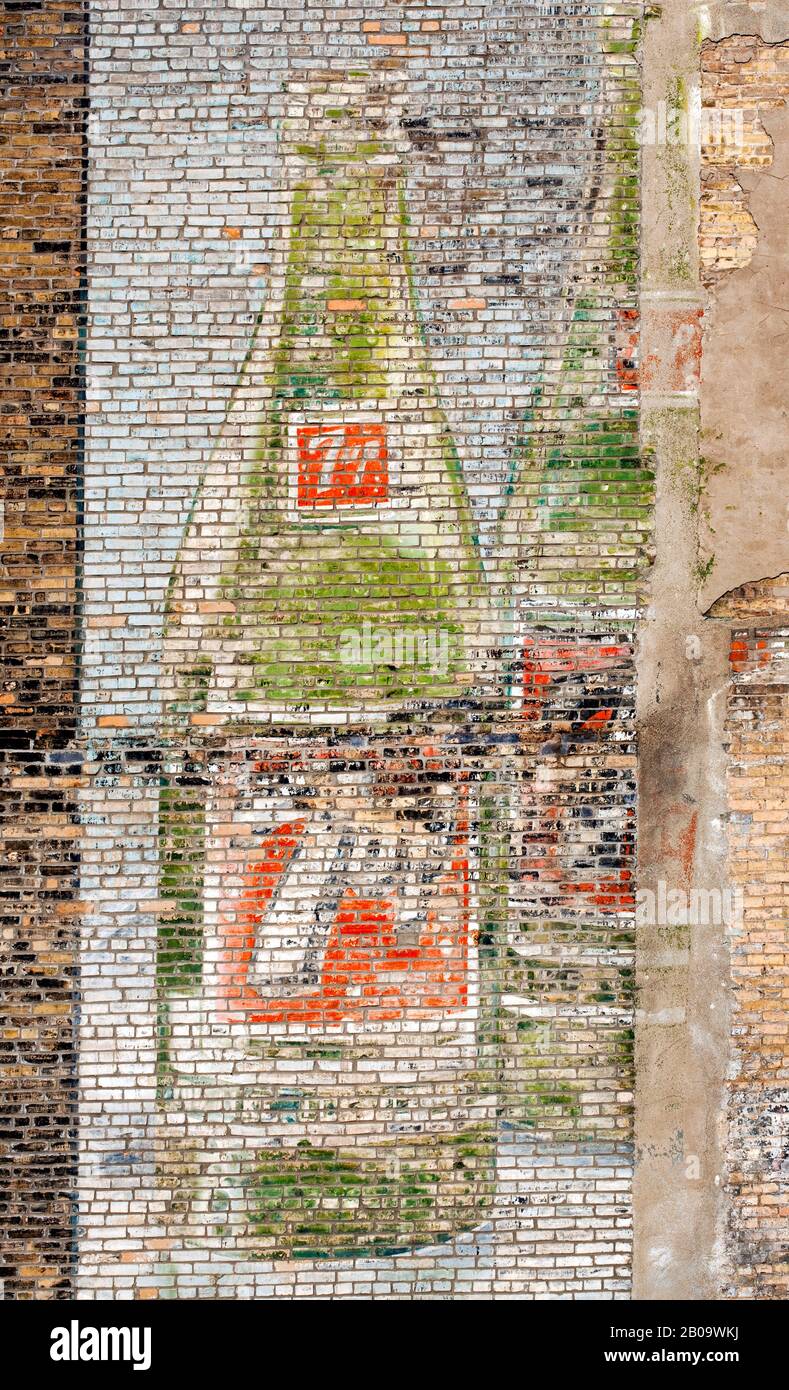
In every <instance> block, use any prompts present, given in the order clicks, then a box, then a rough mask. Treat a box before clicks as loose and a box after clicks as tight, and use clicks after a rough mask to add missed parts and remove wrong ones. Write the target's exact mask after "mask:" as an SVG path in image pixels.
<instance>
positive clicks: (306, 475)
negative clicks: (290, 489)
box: [296, 424, 389, 509]
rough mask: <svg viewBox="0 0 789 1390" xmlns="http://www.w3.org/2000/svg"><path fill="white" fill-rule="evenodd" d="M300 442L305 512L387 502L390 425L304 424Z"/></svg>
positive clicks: (298, 434) (299, 493) (299, 494)
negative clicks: (388, 429) (388, 436)
mask: <svg viewBox="0 0 789 1390" xmlns="http://www.w3.org/2000/svg"><path fill="white" fill-rule="evenodd" d="M296 441H297V449H298V489H297V502H298V505H299V507H300V508H305V509H311V508H317V507H358V506H365V507H367V506H370V505H377V504H379V503H381V502H385V501H386V500H387V499H388V497H389V457H388V451H387V446H386V426H385V425H382V424H353V425H299V426H297V430H296Z"/></svg>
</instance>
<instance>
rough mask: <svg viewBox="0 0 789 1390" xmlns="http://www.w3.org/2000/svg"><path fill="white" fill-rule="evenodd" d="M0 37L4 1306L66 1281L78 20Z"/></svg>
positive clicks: (53, 15) (80, 89) (14, 24)
mask: <svg viewBox="0 0 789 1390" xmlns="http://www.w3.org/2000/svg"><path fill="white" fill-rule="evenodd" d="M0 34H1V35H2V39H1V43H2V58H3V91H2V98H0V111H1V112H2V116H1V121H2V124H0V131H2V142H0V168H1V170H2V194H0V197H2V212H3V226H4V233H3V257H2V291H3V310H2V341H3V354H2V367H0V411H1V412H2V413H1V415H0V429H1V430H2V449H3V478H2V500H3V509H4V522H5V526H4V535H3V537H2V540H0V750H1V751H0V771H1V773H2V784H3V790H2V813H1V814H0V882H1V883H2V890H1V891H2V908H0V915H1V917H2V980H3V988H2V993H3V1005H2V1007H3V1020H2V1034H1V1035H0V1036H2V1047H3V1099H2V1126H1V1130H2V1135H1V1137H0V1172H1V1173H2V1176H0V1226H2V1229H3V1242H2V1257H0V1277H2V1278H3V1279H4V1281H5V1297H7V1298H8V1297H12V1298H21V1297H31V1296H34V1297H51V1296H56V1295H57V1294H59V1293H63V1292H66V1291H67V1289H68V1275H69V1269H70V1262H71V1247H72V1242H73V1219H72V1218H73V1199H74V1195H75V1157H76V1153H75V1141H74V1124H75V1112H76V1093H75V1086H74V1066H75V1057H74V1036H73V1000H74V983H75V973H76V961H75V956H76V918H75V913H76V910H77V904H76V901H75V898H76V887H77V864H78V858H77V856H78V835H79V828H78V825H77V817H76V800H75V798H76V794H77V788H78V785H79V774H80V759H79V756H78V754H77V753H76V749H75V742H74V740H75V733H76V721H77V710H76V690H77V646H76V625H75V611H76V603H77V589H76V582H77V562H78V551H77V515H78V468H79V461H80V451H81V442H82V435H81V421H82V394H81V385H82V383H81V376H80V371H79V361H78V355H77V353H78V343H79V333H80V326H81V322H82V317H81V316H82V312H83V292H82V276H83V273H84V256H83V248H82V213H83V187H84V185H83V174H84V168H83V154H84V151H83V139H84V128H83V127H84V115H85V85H84V76H85V75H84V63H85V25H84V18H83V16H82V15H81V13H80V11H79V9H78V8H75V7H74V6H69V5H64V4H59V3H54V2H52V3H36V4H29V5H24V6H22V5H10V4H9V5H6V6H4V7H3V9H2V15H1V17H0Z"/></svg>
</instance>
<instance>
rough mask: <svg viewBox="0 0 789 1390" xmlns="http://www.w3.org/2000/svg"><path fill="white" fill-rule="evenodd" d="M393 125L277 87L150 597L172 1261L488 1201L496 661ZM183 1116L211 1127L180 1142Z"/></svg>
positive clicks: (456, 1228)
mask: <svg viewBox="0 0 789 1390" xmlns="http://www.w3.org/2000/svg"><path fill="white" fill-rule="evenodd" d="M397 105H398V98H397V94H396V93H393V92H391V91H387V90H385V88H384V87H383V86H382V85H381V83H380V81H379V80H378V79H374V78H371V77H369V76H366V75H362V74H359V75H353V76H346V77H344V78H340V77H338V76H337V75H336V74H332V75H330V76H328V77H327V78H326V79H325V80H323V79H321V80H313V81H310V82H308V83H305V84H304V85H303V86H302V87H298V86H292V87H291V88H289V91H288V115H287V118H286V119H285V120H284V121H283V123H282V128H281V137H282V138H281V150H282V155H283V160H284V163H285V168H286V170H287V194H288V215H287V220H286V222H285V225H284V226H283V229H282V231H283V235H282V239H281V244H280V251H279V252H278V258H277V261H276V264H275V265H274V267H273V271H274V273H273V275H272V290H274V289H275V286H276V284H277V282H279V291H278V293H272V297H271V299H270V300H269V302H268V303H267V304H266V306H265V307H264V309H263V310H262V311H261V313H260V315H259V316H258V321H257V324H256V328H255V332H254V336H253V340H252V343H251V345H250V349H249V351H248V353H247V357H246V360H245V362H244V365H243V368H242V371H241V374H240V377H239V381H238V384H237V386H236V389H235V392H234V395H233V399H232V401H231V405H230V408H229V411H228V415H227V418H226V421H225V425H224V427H223V430H222V433H221V437H220V439H219V442H218V444H217V446H216V448H215V449H214V451H213V453H212V455H211V458H210V461H209V464H208V466H207V469H206V473H205V476H204V477H203V478H202V480H201V482H200V485H199V487H198V489H197V493H196V496H195V500H194V504H193V506H192V510H191V513H190V516H189V519H188V522H187V525H186V528H185V533H184V539H183V542H182V545H181V548H180V551H179V554H178V557H177V560H176V564H175V567H174V571H173V576H172V580H171V584H170V590H169V595H168V607H167V617H166V626H165V635H164V646H163V663H162V691H163V697H164V701H165V720H164V723H165V733H166V740H165V741H166V743H167V744H168V745H169V746H170V747H171V748H172V750H173V755H172V756H171V757H170V756H169V755H168V757H167V758H166V767H165V774H164V777H163V787H162V801H161V820H160V835H161V863H162V898H163V899H164V900H165V903H168V904H169V909H165V911H164V913H163V920H162V926H161V930H160V966H161V969H160V991H161V998H162V1059H163V1062H162V1079H163V1087H162V1094H163V1104H164V1107H165V1110H170V1111H172V1112H176V1111H180V1112H186V1121H185V1123H184V1122H183V1121H182V1119H180V1118H179V1119H177V1120H174V1123H175V1125H176V1126H177V1130H176V1131H174V1132H177V1133H178V1134H179V1141H178V1142H179V1145H180V1146H181V1147H183V1145H184V1143H186V1145H187V1148H189V1152H190V1155H191V1156H187V1157H186V1158H183V1155H182V1159H183V1161H182V1162H180V1170H183V1169H188V1170H189V1171H190V1173H191V1174H192V1177H191V1179H190V1183H191V1186H190V1189H189V1195H188V1196H186V1197H185V1196H184V1193H183V1192H182V1191H181V1192H180V1195H178V1194H176V1196H174V1197H173V1204H174V1207H177V1208H178V1210H181V1211H186V1212H187V1213H188V1214H189V1215H188V1219H187V1218H186V1217H184V1218H183V1220H184V1221H185V1223H186V1227H185V1229H188V1238H189V1240H190V1242H192V1243H194V1242H195V1240H200V1241H202V1242H204V1243H207V1244H209V1245H211V1244H212V1243H213V1242H217V1241H219V1242H220V1243H221V1242H222V1241H223V1240H224V1241H227V1240H228V1239H232V1240H234V1241H235V1242H238V1243H241V1244H245V1245H246V1246H247V1248H248V1249H249V1251H250V1253H252V1254H254V1255H256V1256H259V1257H266V1256H270V1257H272V1258H276V1257H287V1258H291V1257H293V1256H294V1255H296V1256H298V1255H301V1256H304V1257H318V1256H327V1255H339V1254H346V1255H351V1254H371V1253H373V1254H374V1253H379V1254H386V1253H389V1254H391V1253H394V1252H396V1251H400V1250H406V1249H410V1248H413V1247H414V1246H416V1245H426V1244H430V1243H432V1242H435V1241H445V1240H447V1239H449V1238H450V1237H451V1236H453V1235H455V1234H457V1233H459V1232H461V1231H463V1230H469V1229H472V1228H473V1227H474V1226H475V1225H477V1224H478V1223H479V1222H480V1221H481V1220H482V1219H484V1216H485V1213H486V1211H487V1208H488V1206H489V1204H490V1202H491V1200H492V1172H493V1163H494V1155H495V1143H494V1133H493V1125H492V1115H493V1106H494V1099H493V1095H492V1090H491V1087H490V1085H488V1084H487V1081H486V1078H485V1076H483V1075H481V1068H480V1046H479V1020H480V993H481V991H480V978H479V953H478V949H477V940H476V938H477V931H476V925H475V924H476V921H477V909H476V879H477V874H476V872H475V867H474V862H475V861H474V855H475V852H476V836H477V830H478V820H479V816H478V812H477V811H476V810H475V787H476V780H477V772H476V770H475V766H474V757H473V756H469V752H468V749H469V746H471V745H473V742H474V738H473V728H472V720H471V715H470V713H469V712H470V711H472V710H473V709H475V708H479V705H480V702H482V701H484V698H485V695H486V692H487V691H488V690H489V688H490V687H489V684H488V682H489V679H490V677H489V674H488V669H487V666H488V657H487V649H488V648H489V647H490V646H491V645H492V643H493V642H495V638H494V637H493V635H492V634H493V620H492V616H491V610H490V607H489V603H488V591H487V588H486V582H485V576H484V572H483V566H482V561H481V557H480V550H479V545H478V541H477V537H476V535H475V530H474V525H473V520H472V512H471V507H470V503H469V498H468V495H467V491H466V486H465V481H464V477H463V473H462V469H461V466H460V462H459V459H458V456H457V453H456V449H455V446H454V443H453V440H452V436H451V433H450V430H449V427H448V424H447V420H446V417H445V415H444V412H443V410H442V408H441V405H440V402H439V399H438V395H437V391H436V385H435V381H434V377H433V372H432V369H431V366H430V361H429V357H428V354H427V352H426V349H425V346H424V343H423V339H422V334H421V331H420V323H419V313H418V308H417V303H416V297H415V293H414V285H413V277H412V272H411V267H410V262H409V252H408V245H407V239H406V229H407V224H408V212H407V206H406V201H405V194H404V189H403V183H402V169H401V154H400V150H399V147H398V137H397V134H396V132H395V130H394V128H393V127H394V120H395V118H396V115H397ZM185 749H188V750H189V751H188V756H187V755H186V754H185V752H184V750H185ZM477 761H479V760H477ZM217 1088H218V1091H217ZM207 1091H209V1092H211V1091H212V1092H213V1094H214V1095H215V1096H216V1095H217V1094H219V1095H220V1096H221V1097H223V1098H224V1099H223V1102H222V1104H223V1106H224V1107H225V1108H227V1106H229V1105H231V1106H235V1107H236V1110H235V1114H236V1117H237V1118H236V1122H235V1123H233V1124H230V1126H228V1124H227V1122H226V1120H224V1119H222V1120H217V1121H216V1124H215V1125H214V1127H212V1125H211V1124H210V1123H208V1122H206V1120H205V1116H206V1114H207V1113H208V1112H209V1111H210V1106H209V1105H208V1103H207V1100H206V1095H207ZM214 1113H215V1114H216V1106H215V1107H214ZM167 1133H168V1129H167V1126H166V1125H165V1127H164V1130H163V1134H164V1135H165V1136H166V1135H167ZM185 1136H187V1137H186V1138H185ZM190 1145H191V1148H190ZM179 1152H180V1150H179ZM228 1155H230V1156H231V1157H228ZM167 1165H168V1151H167V1148H166V1145H165V1149H164V1152H163V1158H162V1162H161V1169H162V1172H163V1174H165V1175H166V1172H167ZM171 1166H172V1164H171ZM180 1170H179V1171H180ZM195 1173H197V1176H195Z"/></svg>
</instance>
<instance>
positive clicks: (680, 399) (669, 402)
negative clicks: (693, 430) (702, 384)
mask: <svg viewBox="0 0 789 1390" xmlns="http://www.w3.org/2000/svg"><path fill="white" fill-rule="evenodd" d="M700 400H701V393H700V391H699V389H698V388H697V389H696V390H695V391H642V392H641V418H642V422H643V418H644V416H645V415H646V414H647V413H648V412H649V411H650V410H663V409H665V407H666V406H673V407H675V408H682V409H684V410H687V411H689V412H690V411H694V410H695V411H698V409H699V406H700Z"/></svg>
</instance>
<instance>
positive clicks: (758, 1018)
mask: <svg viewBox="0 0 789 1390" xmlns="http://www.w3.org/2000/svg"><path fill="white" fill-rule="evenodd" d="M715 607H716V608H717V609H718V614H717V615H720V616H723V614H722V612H721V610H722V609H724V610H725V615H726V616H728V617H730V618H731V617H735V615H736V616H738V617H739V623H738V625H737V626H736V627H735V628H734V629H733V632H732V642H731V671H732V681H731V687H730V693H729V702H728V719H727V725H726V727H727V732H728V754H729V774H728V801H729V818H730V823H729V844H730V874H731V881H732V884H733V885H734V886H735V887H736V888H738V889H740V890H741V892H742V920H741V922H739V923H738V924H736V925H735V926H734V928H733V930H732V934H731V948H732V1003H733V1056H734V1070H733V1074H732V1077H731V1081H730V1083H729V1100H728V1116H727V1118H728V1140H727V1162H728V1174H727V1181H728V1190H729V1194H730V1201H731V1210H730V1230H731V1250H730V1275H731V1287H730V1289H729V1294H730V1296H732V1297H736V1298H746V1299H785V1298H786V1297H787V1292H789V1261H787V1253H786V1223H787V1215H789V1213H788V1212H787V1205H786V1106H787V1094H788V1091H787V1082H789V1044H788V1043H787V1035H786V1004H787V998H789V936H787V920H788V919H789V912H788V911H787V908H788V907H789V855H788V854H787V845H788V844H789V821H788V820H787V800H788V799H789V762H788V761H787V754H788V753H789V625H787V618H789V575H782V576H780V577H779V578H778V579H775V580H769V581H765V582H764V583H763V584H756V585H747V586H744V588H743V589H742V590H739V591H736V592H735V593H734V594H729V595H726V597H725V599H724V600H719V603H718V605H715ZM738 608H739V609H740V612H739V614H737V609H738ZM713 611H714V610H713ZM767 617H769V618H770V619H771V620H772V622H771V624H770V625H765V624H764V619H765V618H767ZM776 624H777V625H776Z"/></svg>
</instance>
